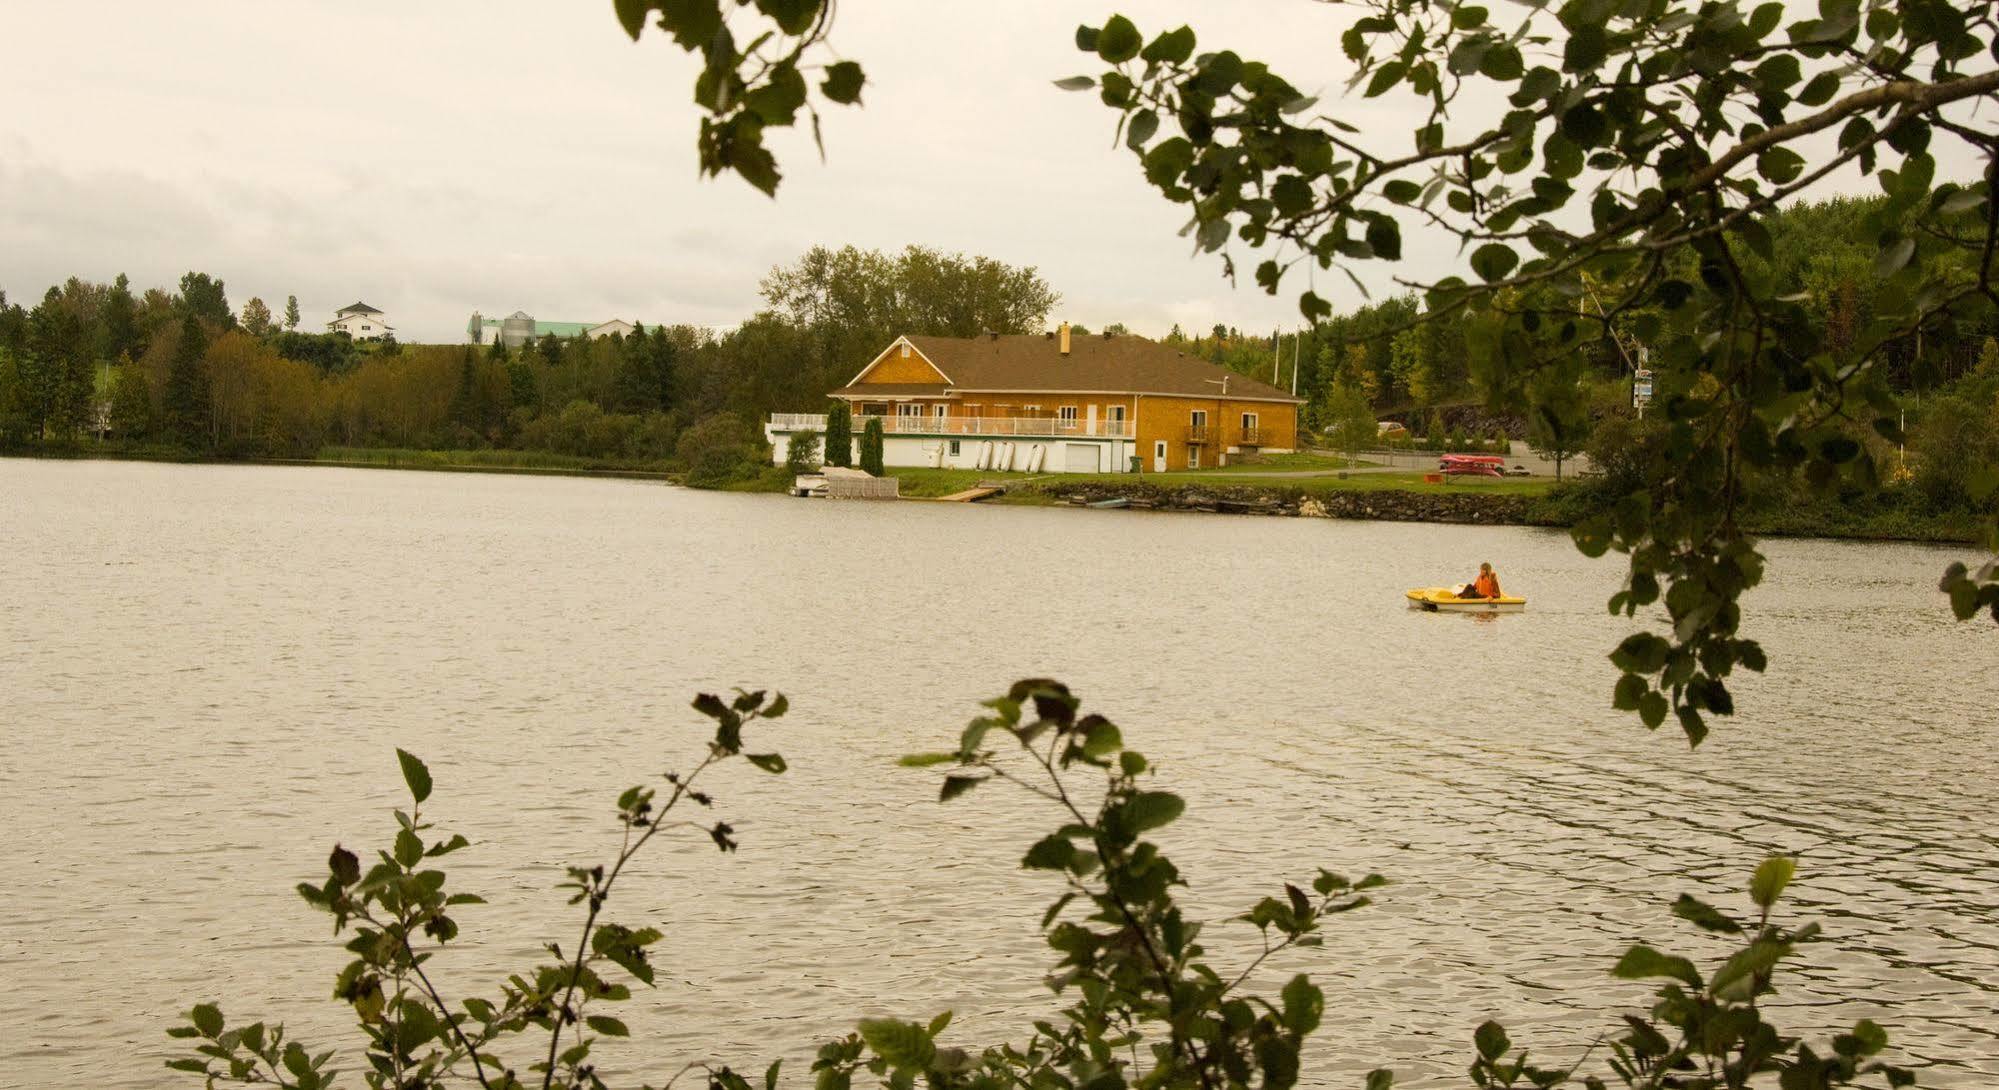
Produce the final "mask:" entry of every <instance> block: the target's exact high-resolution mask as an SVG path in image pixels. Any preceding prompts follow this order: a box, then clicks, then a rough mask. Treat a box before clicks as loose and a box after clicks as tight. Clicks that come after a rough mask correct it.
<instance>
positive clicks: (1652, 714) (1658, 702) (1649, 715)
mask: <svg viewBox="0 0 1999 1090" xmlns="http://www.w3.org/2000/svg"><path fill="white" fill-rule="evenodd" d="M1638 718H1639V719H1640V720H1642V721H1644V723H1645V725H1646V726H1647V727H1649V728H1653V729H1657V728H1658V726H1659V724H1661V723H1664V722H1665V721H1666V698H1665V697H1664V696H1663V695H1661V694H1659V693H1646V694H1645V695H1644V696H1643V697H1641V698H1639V701H1638Z"/></svg>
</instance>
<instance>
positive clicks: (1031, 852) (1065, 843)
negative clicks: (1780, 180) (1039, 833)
mask: <svg viewBox="0 0 1999 1090" xmlns="http://www.w3.org/2000/svg"><path fill="white" fill-rule="evenodd" d="M1075 857H1076V845H1074V844H1072V843H1070V841H1069V838H1068V837H1065V836H1045V837H1042V838H1041V839H1040V840H1037V841H1035V842H1034V846H1033V847H1032V848H1029V849H1027V854H1026V855H1025V856H1023V857H1022V858H1021V860H1020V865H1021V866H1022V867H1025V868H1027V869H1029V870H1066V869H1068V866H1069V861H1070V860H1072V859H1074V858H1075Z"/></svg>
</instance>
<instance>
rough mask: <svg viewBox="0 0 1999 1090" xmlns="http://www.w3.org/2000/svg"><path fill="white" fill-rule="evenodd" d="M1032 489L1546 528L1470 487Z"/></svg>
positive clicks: (1135, 500)
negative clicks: (1415, 489)
mask: <svg viewBox="0 0 1999 1090" xmlns="http://www.w3.org/2000/svg"><path fill="white" fill-rule="evenodd" d="M1028 487H1029V488H1031V489H1033V490H1035V491H1038V492H1041V493H1042V494H1044V495H1048V496H1053V497H1055V498H1057V499H1060V500H1065V501H1067V502H1070V503H1074V504H1088V503H1097V502H1100V501H1103V500H1111V499H1124V500H1128V501H1130V503H1131V506H1133V507H1147V508H1153V509H1156V510H1161V511H1219V512H1222V513H1226V514H1251V515H1296V516H1304V517H1307V518H1336V519H1380V520H1384V521H1389V522H1456V523H1482V524H1487V525H1515V526H1522V525H1525V526H1535V525H1545V524H1547V522H1548V520H1547V518H1546V517H1545V516H1539V517H1537V513H1536V511H1535V504H1534V501H1533V499H1532V498H1530V497H1527V496H1514V495H1494V494H1490V493H1483V492H1476V491H1472V490H1471V487H1467V488H1466V490H1465V491H1462V492H1403V491H1387V490H1384V491H1358V490H1356V491H1306V490H1305V489H1302V488H1298V487H1295V486H1284V485H1222V486H1209V485H1199V484H1193V485H1171V486H1160V485H1155V484H1148V483H1145V482H1143V481H1133V482H1132V483H1130V484H1125V483H1122V482H1106V481H1088V482H1082V481H1079V482H1076V483H1073V484H1070V483H1064V482H1061V481H1040V482H1036V483H1035V484H1033V485H1030V486H1028Z"/></svg>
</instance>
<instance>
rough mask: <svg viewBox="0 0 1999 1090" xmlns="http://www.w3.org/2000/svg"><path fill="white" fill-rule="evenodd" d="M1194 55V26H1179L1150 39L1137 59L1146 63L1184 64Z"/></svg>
mask: <svg viewBox="0 0 1999 1090" xmlns="http://www.w3.org/2000/svg"><path fill="white" fill-rule="evenodd" d="M1193 55H1194V28H1192V27H1189V26H1184V25H1183V26H1181V27H1180V28H1179V29H1178V30H1169V31H1167V32H1166V33H1164V34H1161V35H1160V36H1159V37H1157V38H1154V39H1152V44H1150V45H1148V46H1146V47H1145V52H1143V53H1141V54H1139V59H1140V60H1142V61H1145V62H1146V63H1147V64H1185V63H1187V58H1189V57H1191V56H1193Z"/></svg>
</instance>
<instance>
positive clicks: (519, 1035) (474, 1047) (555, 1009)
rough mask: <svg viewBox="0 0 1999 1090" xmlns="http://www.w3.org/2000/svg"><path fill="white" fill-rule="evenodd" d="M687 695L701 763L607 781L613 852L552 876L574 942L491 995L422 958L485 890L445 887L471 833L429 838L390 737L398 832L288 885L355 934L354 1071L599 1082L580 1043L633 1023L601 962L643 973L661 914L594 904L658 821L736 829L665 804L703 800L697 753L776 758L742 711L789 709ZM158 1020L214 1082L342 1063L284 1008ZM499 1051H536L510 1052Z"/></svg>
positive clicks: (298, 1074)
mask: <svg viewBox="0 0 1999 1090" xmlns="http://www.w3.org/2000/svg"><path fill="white" fill-rule="evenodd" d="M694 707H695V709H696V710H697V711H699V712H701V714H703V715H705V716H707V717H708V718H709V719H711V720H713V721H714V722H715V735H714V738H713V739H712V740H711V741H710V742H709V743H708V748H707V753H706V754H705V755H704V756H703V757H702V759H701V761H700V763H699V764H697V765H696V766H695V767H694V769H693V771H691V772H688V773H685V774H681V773H676V772H668V773H665V774H664V775H663V777H662V779H663V781H664V782H665V784H666V787H667V790H666V792H665V797H664V798H663V799H662V798H661V797H660V796H661V790H660V788H658V787H656V786H651V785H646V784H640V785H636V786H633V787H630V788H627V789H626V790H625V791H624V793H623V794H621V795H619V796H618V801H617V815H618V824H619V825H620V827H621V828H622V836H621V839H620V843H619V847H618V853H617V855H616V856H615V857H614V859H613V860H612V862H611V863H610V865H609V866H604V865H601V864H600V865H597V866H593V867H571V868H569V873H568V879H567V881H565V882H564V883H563V884H562V887H561V888H563V889H565V890H568V891H569V892H570V904H572V905H573V904H579V903H581V904H584V905H585V915H584V919H583V925H582V931H581V934H580V935H579V936H578V937H577V941H576V945H575V946H574V947H572V948H571V950H570V953H568V954H567V955H565V954H564V953H563V949H562V947H561V945H560V944H557V943H553V942H551V943H549V944H548V945H547V947H546V949H547V951H548V955H549V959H550V960H548V961H546V962H543V963H541V964H538V965H535V966H532V967H530V968H526V969H523V970H521V971H519V972H516V973H513V974H510V975H509V976H508V977H507V979H506V981H505V982H504V983H503V984H502V985H501V986H500V991H499V995H498V997H497V998H494V999H486V998H478V997H473V998H467V999H464V1000H461V1001H460V1002H459V1003H457V1004H455V1005H454V1004H453V1003H451V1002H450V1001H448V1000H447V999H446V998H445V996H444V994H443V993H442V992H441V991H440V990H439V988H438V986H437V984H436V983H435V982H434V980H433V979H432V977H431V975H430V973H429V972H428V971H427V969H426V968H425V966H426V965H428V964H429V963H430V962H431V960H432V959H433V958H434V957H435V956H436V955H437V954H438V953H440V952H442V951H443V949H444V948H445V947H446V946H447V945H448V944H449V943H450V942H451V941H452V940H453V939H455V938H457V937H458V933H459V928H458V923H457V921H456V920H455V919H454V918H453V917H452V915H451V910H452V909H454V908H457V907H459V906H465V905H476V904H481V903H483V902H482V901H481V899H480V898H479V897H477V896H476V895H473V894H469V893H446V892H445V881H446V875H445V872H444V871H442V870H439V869H436V868H435V866H434V864H433V861H434V860H437V859H439V858H441V857H442V856H445V855H448V854H450V853H452V852H454V851H457V850H459V849H461V848H464V847H466V846H467V842H466V840H465V838H464V837H462V836H451V837H449V838H441V837H433V838H430V839H428V840H427V839H426V836H425V834H426V833H429V832H430V831H431V830H432V828H433V826H432V825H430V824H429V823H427V822H425V821H424V820H423V804H424V801H425V800H426V799H428V798H429V797H430V793H431V777H430V770H429V769H428V768H427V767H426V766H425V765H424V763H423V762H422V761H420V760H418V759H417V758H416V757H414V756H412V755H410V754H408V753H405V752H403V751H402V750H397V751H396V757H397V760H398V761H399V762H400V763H401V766H402V773H403V780H404V783H405V784H406V785H407V786H408V787H409V791H410V797H411V800H412V806H411V808H410V811H409V812H408V813H404V812H403V811H402V810H397V811H395V818H396V824H397V826H398V828H397V831H396V834H395V839H394V844H393V847H392V848H391V849H390V850H386V851H380V852H378V853H377V862H376V863H375V864H374V865H373V866H372V867H370V868H369V869H368V871H367V873H365V874H363V873H362V871H361V861H360V858H359V857H358V856H356V855H355V853H353V852H351V851H349V850H347V849H346V848H342V847H337V846H336V847H335V848H334V849H333V854H332V856H331V857H330V858H329V859H328V861H327V871H328V874H327V878H326V880H325V881H324V882H323V883H321V884H320V885H317V886H315V885H312V884H310V883H302V884H300V886H299V887H298V892H299V895H300V896H301V897H303V898H304V899H305V900H306V902H307V903H308V904H310V905H312V906H313V907H314V908H316V909H318V910H320V911H322V912H325V913H327V914H329V915H331V916H332V917H333V929H334V933H335V934H336V935H338V934H342V933H346V932H349V931H351V932H352V934H353V937H352V938H351V939H350V940H349V941H348V943H347V947H346V948H347V950H348V951H349V952H350V953H352V954H353V955H354V960H353V961H351V962H349V963H348V965H347V967H346V968H345V969H342V970H341V972H340V975H339V977H338V978H337V979H336V980H335V982H334V997H335V998H337V999H339V1000H341V1001H342V1002H344V1003H347V1004H348V1005H349V1006H351V1007H352V1008H353V1011H354V1013H355V1016H356V1018H357V1020H358V1022H359V1024H360V1028H361V1031H362V1035H363V1037H364V1039H365V1041H364V1055H365V1058H366V1061H367V1064H368V1067H367V1069H366V1070H365V1071H364V1072H363V1077H364V1078H365V1079H366V1081H367V1083H368V1085H369V1086H371V1087H379V1088H396V1090H416V1088H420V1087H441V1086H449V1085H470V1084H473V1083H476V1084H477V1085H479V1086H481V1087H485V1088H488V1090H521V1088H523V1087H528V1086H540V1087H542V1088H543V1090H547V1088H549V1087H555V1086H561V1087H601V1086H603V1085H604V1083H603V1081H602V1080H601V1079H600V1078H599V1077H598V1075H597V1072H596V1069H595V1066H594V1065H593V1064H592V1063H591V1062H590V1055H591V1051H592V1049H593V1048H594V1047H595V1046H596V1044H597V1042H598V1041H599V1040H600V1039H601V1038H605V1037H624V1036H627V1035H628V1034H629V1030H628V1029H627V1028H626V1026H625V1024H624V1022H623V1021H621V1020H619V1019H618V1018H616V1017H614V1016H612V1015H610V1014H599V1013H595V1010H596V1008H595V1007H594V1006H593V1004H603V1003H619V1002H624V1001H626V1000H628V999H630V998H631V994H632V993H631V988H630V986H629V985H628V984H625V983H622V982H621V981H616V980H611V979H607V978H606V977H605V976H604V975H602V974H603V972H604V971H605V970H607V969H608V968H610V967H612V966H616V967H617V968H618V969H619V970H621V971H622V973H623V975H625V976H629V977H632V978H634V979H637V980H638V981H640V982H641V983H644V984H646V985H648V986H650V985H651V984H652V983H653V980H654V968H653V965H652V962H651V960H650V957H649V955H648V953H647V949H648V948H649V947H651V946H652V945H653V944H655V943H657V942H658V941H659V940H660V939H661V938H663V937H664V936H663V934H662V933H661V932H660V931H659V930H658V929H657V928H652V927H638V928H633V927H628V926H625V925H623V924H618V923H609V922H605V921H603V920H602V919H601V918H600V917H601V915H602V912H603V909H604V906H605V904H606V902H608V901H609V900H610V898H611V893H612V890H613V888H614V887H615V886H616V884H617V881H618V878H619V876H620V875H622V874H623V873H624V871H625V868H626V866H627V865H628V864H629V863H631V861H632V860H633V859H634V858H635V857H636V856H637V855H638V853H639V852H640V851H642V850H643V849H644V848H645V847H646V845H647V844H649V843H651V842H652V840H653V839H654V837H656V836H658V835H659V834H660V833H662V832H688V831H692V832H694V833H696V834H698V835H700V836H702V837H703V838H705V839H706V840H708V841H710V842H712V843H713V844H714V845H715V846H716V847H717V848H719V849H721V850H722V851H725V852H729V851H734V850H735V848H736V840H735V829H734V828H733V827H732V826H730V825H729V823H728V822H726V821H705V820H702V821H696V820H691V819H681V818H678V817H675V816H674V811H675V810H677V809H680V808H681V807H682V806H683V804H693V805H695V806H698V807H701V808H703V809H707V808H710V807H712V806H713V805H714V801H715V800H714V799H713V798H712V797H711V796H710V795H708V794H707V792H705V791H702V790H700V789H699V788H698V787H696V783H697V782H698V781H699V780H700V779H701V776H702V773H704V772H706V771H707V770H708V769H710V768H712V767H714V766H715V765H716V764H719V763H721V762H723V761H726V760H729V759H731V758H733V757H737V756H743V757H744V758H745V759H746V760H748V761H749V762H750V763H752V764H754V765H756V766H757V767H759V768H761V769H763V770H765V771H767V772H772V773H782V772H784V771H785V762H784V758H783V757H781V756H779V755H778V754H775V753H750V754H745V753H744V752H743V729H744V727H745V726H747V725H748V724H750V723H752V722H754V721H757V720H762V719H776V718H778V717H780V716H782V715H784V714H785V711H786V710H787V702H786V700H785V698H784V696H783V695H782V694H779V695H777V696H774V697H769V696H767V695H766V694H765V693H763V692H751V693H746V692H738V693H737V694H736V696H735V698H734V699H733V700H731V701H724V700H723V699H722V698H720V697H717V696H713V695H709V694H706V693H704V694H702V695H701V696H699V697H697V698H696V699H695V701H694ZM167 1032H168V1034H169V1036H173V1037H178V1038H184V1039H188V1040H194V1041H199V1042H200V1043H199V1044H197V1045H196V1046H195V1052H196V1053H197V1055H195V1056H191V1057H187V1058H181V1059H175V1060H172V1061H170V1062H169V1063H168V1066H169V1067H172V1068H175V1069H176V1070H181V1071H189V1072H194V1073H197V1074H202V1075H206V1076H207V1077H208V1079H209V1084H210V1085H214V1084H216V1083H238V1084H244V1085H267V1086H278V1087H290V1088H296V1090H322V1088H325V1087H329V1086H332V1085H333V1084H334V1079H335V1077H336V1076H337V1075H338V1073H339V1072H338V1069H336V1068H334V1067H332V1066H331V1061H332V1059H333V1056H334V1053H332V1052H330V1051H329V1052H320V1053H311V1052H309V1051H308V1050H307V1049H306V1048H305V1047H304V1046H303V1045H302V1044H300V1043H299V1042H297V1041H289V1040H286V1037H285V1029H284V1026H283V1025H281V1024H280V1025H268V1024H266V1023H264V1022H253V1023H251V1024H249V1025H245V1026H240V1027H237V1028H234V1029H229V1028H226V1027H225V1024H224V1020H223V1016H222V1012H221V1009H220V1008H219V1007H218V1006H216V1005H215V1004H212V1003H204V1004H200V1005H197V1006H196V1007H194V1009H193V1010H191V1011H190V1012H189V1013H188V1024H187V1025H184V1026H177V1027H175V1028H173V1029H171V1030H168V1031H167ZM535 1037H545V1038H546V1043H545V1045H543V1046H540V1047H536V1048H533V1049H531V1050H530V1051H528V1052H527V1053H522V1051H521V1048H520V1042H521V1039H523V1038H535ZM510 1056H518V1057H521V1058H523V1059H527V1060H531V1061H532V1062H528V1063H526V1065H525V1066H524V1067H517V1066H516V1064H517V1062H518V1061H517V1060H515V1059H510V1058H509V1057H510ZM521 1071H526V1072H527V1074H526V1075H525V1076H523V1075H522V1074H521V1073H520V1072H521Z"/></svg>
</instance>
